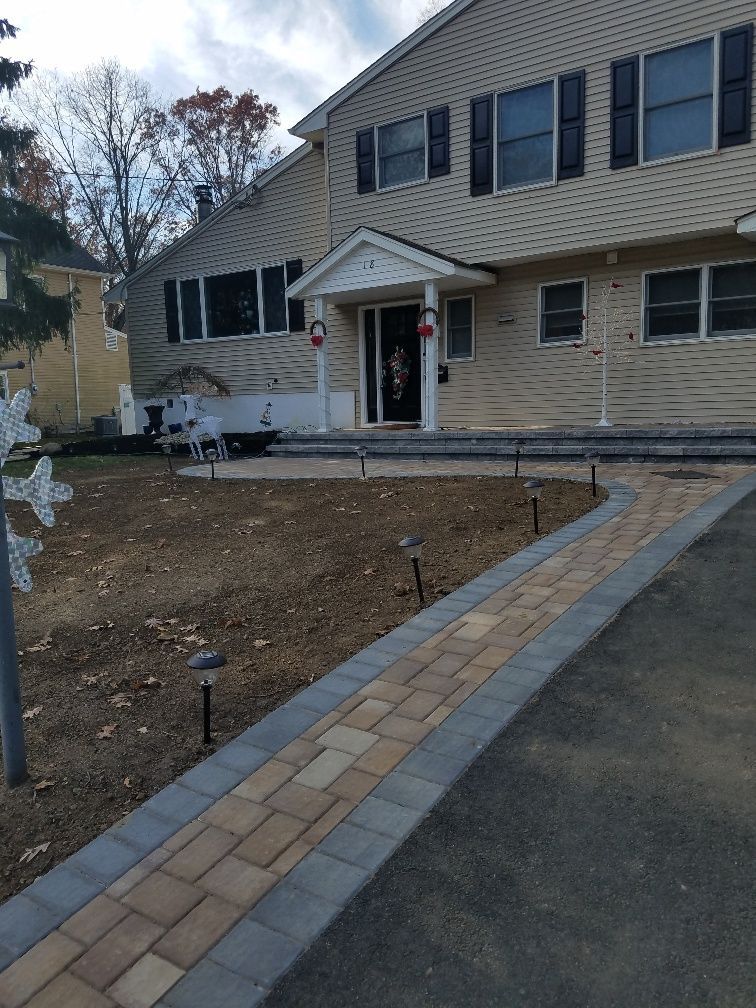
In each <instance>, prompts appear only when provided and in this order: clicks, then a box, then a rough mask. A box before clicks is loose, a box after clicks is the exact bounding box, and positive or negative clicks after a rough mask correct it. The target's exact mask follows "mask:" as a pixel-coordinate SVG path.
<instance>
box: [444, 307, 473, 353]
mask: <svg viewBox="0 0 756 1008" xmlns="http://www.w3.org/2000/svg"><path fill="white" fill-rule="evenodd" d="M474 356H475V301H474V299H473V298H472V297H461V298H447V301H446V359H447V360H450V361H451V360H472V359H473V358H474Z"/></svg>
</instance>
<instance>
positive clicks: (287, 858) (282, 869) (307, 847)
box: [270, 840, 312, 878]
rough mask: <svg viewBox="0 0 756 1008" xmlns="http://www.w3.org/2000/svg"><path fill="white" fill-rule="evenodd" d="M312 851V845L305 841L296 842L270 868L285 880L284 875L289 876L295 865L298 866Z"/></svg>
mask: <svg viewBox="0 0 756 1008" xmlns="http://www.w3.org/2000/svg"><path fill="white" fill-rule="evenodd" d="M311 850H312V844H308V843H305V842H304V840H295V841H294V843H293V844H292V845H291V847H289V848H287V849H286V850H285V851H284V852H283V854H280V855H279V856H278V857H277V858H276V860H275V861H274V862H273V864H272V865H271V866H270V870H271V871H272V872H275V873H276V875H279V876H281V877H282V878H283V876H284V875H288V873H289V872H290V871H291V869H292V868H294V866H295V865H298V864H299V862H300V861H301V860H302V858H303V857H304V856H305V854H309V853H310V851H311Z"/></svg>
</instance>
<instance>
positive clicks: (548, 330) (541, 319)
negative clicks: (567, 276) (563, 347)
mask: <svg viewBox="0 0 756 1008" xmlns="http://www.w3.org/2000/svg"><path fill="white" fill-rule="evenodd" d="M585 296H586V282H585V280H568V281H563V282H560V283H553V284H542V285H541V287H540V288H539V300H538V343H539V346H558V345H559V344H560V343H574V342H575V340H582V339H583V338H584V336H585V308H586V305H585Z"/></svg>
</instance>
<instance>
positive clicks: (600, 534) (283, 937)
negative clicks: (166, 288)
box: [0, 459, 750, 1008]
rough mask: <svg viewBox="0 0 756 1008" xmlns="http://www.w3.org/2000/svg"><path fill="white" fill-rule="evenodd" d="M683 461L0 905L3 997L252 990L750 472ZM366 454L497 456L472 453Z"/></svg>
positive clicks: (384, 469)
mask: <svg viewBox="0 0 756 1008" xmlns="http://www.w3.org/2000/svg"><path fill="white" fill-rule="evenodd" d="M354 468H355V467H354V464H353V462H352V460H349V461H348V462H346V461H339V462H336V463H332V462H329V461H325V460H317V459H316V460H298V461H296V462H288V461H285V460H273V459H262V460H259V461H255V462H250V463H237V464H234V469H236V470H237V475H241V473H240V472H239V471H238V470H240V469H244V470H247V472H246V475H247V478H250V477H251V478H266V477H267V478H280V476H281V473H282V472H285V473H286V474H287V475H288V476H292V477H294V476H296V475H298V476H300V477H305V478H313V477H315V476H328V477H333V476H334V475H354ZM671 468H672V467H663V466H656V467H650V468H649V467H645V466H617V467H604V468H603V469H602V474H605V473H607V472H609V473H610V475H611V478H612V480H614V481H619V483H621V484H624V485H626V486H627V487H631V488H632V491H634V493H633V492H630V491H627V490H625V491H621V490H617V492H616V493H615V494H614V495H613V502H612V501H610V503H609V504H606V505H603V506H602V507H603V509H604V511H603V512H602V513H603V514H604V515H607V516H608V520H603V519H602V517H600V516H599V517H596V516H597V515H599V512H593V515H588V516H586V517H585V518H583V519H581V520H580V522H578V523H575V525H574V526H573V527H572V531H570V530H569V529H568V530H564V531H563V532H559V533H555V534H553V535H552V536H549V537H548V541H547V540H543V541H541V542H540V543H537V544H535V545H534V546H533V547H531V548H530V549H529V550H528V551H525V552H524V553H523V554H521V555H519V556H518V557H516V558H513V559H512V560H510V561H508V562H507V563H506V564H503V565H501V567H500V568H497V569H496V571H494V572H491V573H490V576H489V575H484V576H483V577H482V578H478V579H476V581H475V582H473V583H472V584H471V586H468V588H467V589H462V590H461V591H459V592H456V593H454V594H453V595H452V596H450V597H449V598H448V599H443V600H441V601H440V602H439V603H437V604H436V605H435V606H433V607H432V609H430V610H426V611H425V613H424V614H422V615H420V616H419V617H415V619H414V620H411V621H410V622H409V623H408V624H406V625H405V627H403V628H400V629H399V630H398V631H395V632H394V633H393V634H392V635H389V637H388V638H386V639H382V640H381V641H379V642H377V644H376V645H374V646H372V647H371V648H369V649H366V651H364V652H362V653H361V655H358V656H356V658H355V659H353V660H351V661H350V662H348V663H346V665H345V666H342V668H341V669H338V670H336V673H331V674H330V675H329V676H328V677H326V679H325V680H321V681H320V682H319V683H316V684H315V685H314V686H312V687H309V688H308V690H306V691H304V692H303V693H302V694H300V695H299V697H297V698H294V700H293V701H291V702H290V703H289V704H287V705H285V707H284V708H283V709H281V710H279V711H278V712H275V713H274V714H273V715H271V716H269V717H268V718H267V719H265V721H263V722H261V723H260V724H259V725H256V726H255V727H253V728H252V729H249V730H248V731H247V732H245V733H244V735H242V736H241V737H240V739H238V740H237V741H235V742H233V743H231V744H230V745H229V746H227V747H225V749H224V750H221V752H219V753H218V754H216V756H215V757H213V758H212V759H210V760H208V761H206V762H205V763H203V764H200V765H199V766H198V767H195V768H194V769H193V770H191V771H189V772H188V773H187V774H185V775H184V777H182V778H180V780H179V781H178V782H176V783H175V784H173V785H170V787H169V788H167V789H166V790H165V791H164V792H162V793H161V794H160V795H158V796H156V797H155V798H153V799H151V800H150V802H148V803H147V804H146V805H145V806H144V807H143V809H142V810H138V811H137V812H136V813H132V814H131V815H130V816H129V817H127V819H126V820H124V822H123V823H122V824H120V825H119V826H117V827H115V828H114V829H113V830H111V831H109V832H108V833H107V834H105V836H103V837H102V838H100V839H99V840H97V841H95V842H94V843H93V844H90V845H89V847H88V848H85V849H84V850H83V851H81V852H79V854H77V855H74V857H73V858H71V859H70V860H69V862H67V863H66V864H64V865H62V866H60V867H59V868H57V869H55V870H54V871H53V872H51V873H50V874H49V875H47V876H44V877H43V878H42V879H40V880H38V882H36V883H35V884H34V885H33V886H31V887H30V888H29V889H28V890H27V891H26V892H25V893H23V894H21V895H19V896H17V897H15V898H14V899H13V900H11V901H9V903H8V904H6V905H5V906H4V907H2V908H0V957H2V959H1V960H0V961H3V962H4V964H10V965H7V968H6V969H5V970H4V971H3V972H2V973H0V1006H2V1008H21V1006H24V1005H28V1006H29V1008H106V1006H113V1005H118V1006H121V1008H151V1006H153V1005H156V1004H158V1003H159V1004H160V1005H165V1006H175V1008H192V1006H197V1008H200V1006H202V1008H212V1006H213V1005H216V1004H218V1005H221V1004H222V1005H224V1006H225V1008H237V1006H251V1005H254V1004H257V1003H259V1001H260V1000H262V999H263V998H264V996H265V992H266V991H267V990H269V989H270V987H271V986H272V985H273V983H274V982H275V980H276V978H277V977H278V976H279V975H280V974H281V972H282V971H283V970H285V969H286V968H287V967H288V965H290V964H291V962H293V961H294V959H295V958H296V957H297V956H298V955H299V954H300V953H301V951H302V950H303V949H304V948H305V947H306V946H307V945H308V944H309V943H310V942H311V941H312V940H313V939H314V938H315V937H316V936H317V935H318V933H319V932H320V931H321V930H322V928H323V927H324V926H325V925H326V924H327V923H328V922H329V921H330V920H331V919H332V918H333V916H334V915H335V914H336V913H338V912H339V909H340V907H342V906H343V905H344V904H345V903H346V902H347V901H348V900H349V899H350V898H351V896H353V895H354V893H355V892H356V891H357V890H358V889H359V888H360V887H361V886H362V885H363V884H364V882H365V881H366V879H367V878H368V877H369V876H370V875H371V874H372V873H373V872H374V871H375V870H376V869H377V868H378V867H379V866H380V864H381V863H382V862H383V861H384V860H385V858H386V857H387V856H388V855H389V854H390V853H391V851H392V850H394V849H395V847H396V845H397V844H398V843H399V842H401V840H402V839H403V838H404V837H405V836H406V834H407V832H408V831H409V830H410V829H412V828H413V827H414V825H416V823H417V822H418V821H419V819H420V818H422V816H423V815H424V814H425V813H426V812H427V811H428V809H429V808H431V807H432V805H433V804H434V803H435V801H437V800H438V798H439V797H440V795H442V794H443V793H444V791H445V790H446V789H447V787H448V786H449V785H450V784H451V782H452V781H453V780H454V779H455V778H456V777H457V776H458V775H459V774H460V773H461V772H462V771H463V770H464V769H465V767H466V766H467V765H468V764H469V762H470V760H471V759H473V758H474V756H475V755H476V754H477V753H478V752H479V751H480V749H481V748H482V746H483V745H484V744H485V743H486V742H487V741H488V740H490V738H491V737H493V735H494V734H496V733H497V732H498V731H499V730H500V729H501V726H502V725H503V724H505V723H506V722H507V721H508V720H509V719H511V718H512V717H513V716H514V715H515V714H516V712H517V710H518V709H519V708H520V706H521V705H522V704H524V703H526V702H527V701H528V700H529V698H530V697H531V696H532V694H533V693H534V692H535V691H536V690H537V689H538V688H539V687H540V686H541V685H542V684H543V682H544V680H545V679H546V678H548V676H549V675H551V674H552V672H553V670H554V668H556V667H557V666H558V665H559V664H561V661H562V660H563V659H562V658H560V657H559V656H560V655H562V654H564V656H565V657H567V656H569V654H570V653H571V652H572V651H574V650H575V649H576V648H577V647H579V646H580V645H581V643H583V641H584V640H585V639H586V638H587V637H588V636H590V635H591V633H593V632H595V629H597V628H598V626H600V625H601V624H602V623H603V622H604V621H605V620H606V619H608V618H609V617H610V616H611V614H613V612H614V611H615V610H616V609H617V608H618V607H619V606H620V605H621V604H623V602H624V601H625V600H626V598H627V597H628V595H629V594H632V593H633V591H634V590H637V589H638V588H639V587H640V586H641V584H642V583H643V581H644V580H648V578H649V577H650V576H653V573H654V572H655V570H656V569H658V567H659V565H663V563H664V562H666V560H668V559H670V558H671V557H672V556H674V555H675V553H676V552H677V551H678V550H679V549H680V548H682V544H683V539H684V536H682V537H681V538H679V545H678V539H677V538H675V535H676V533H675V529H674V527H675V526H676V524H677V523H678V522H680V521H681V520H682V519H685V518H686V516H693V512H696V515H695V516H693V518H692V521H693V524H692V525H690V521H691V519H689V528H688V531H686V533H685V534H686V535H687V538H688V540H689V539H690V538H691V537H692V536H693V535H695V534H696V531H697V530H703V528H704V527H706V526H707V525H708V524H710V523H711V522H712V521H713V520H714V514H713V511H711V512H709V511H707V510H706V507H703V508H702V506H704V505H706V504H707V502H712V501H714V500H715V499H716V498H717V496H718V495H720V494H722V492H723V491H728V489H730V488H732V489H731V494H730V496H732V493H733V492H739V491H738V490H737V487H734V484H736V483H737V482H738V481H742V480H743V477H748V476H749V473H750V470H748V469H745V468H735V467H707V468H706V469H705V472H706V473H707V474H708V475H709V478H706V479H700V480H693V479H691V480H687V479H682V480H678V479H668V478H665V477H664V476H663V475H661V473H662V472H663V471H665V469H671ZM699 468H700V467H699ZM371 469H372V471H374V472H375V473H376V474H378V473H380V475H383V476H387V475H397V474H399V473H400V472H401V473H402V474H406V475H414V474H416V473H422V474H427V475H430V474H438V473H440V472H445V473H454V474H460V473H481V472H485V473H491V472H496V471H504V469H503V467H499V466H493V465H491V464H487V463H464V462H459V463H456V462H455V463H432V464H428V463H404V462H400V463H393V464H392V463H388V462H382V463H374V464H373V466H371ZM529 469H530V470H531V471H535V470H536V469H537V471H539V472H543V473H544V474H546V473H554V474H556V473H558V474H559V475H567V474H572V473H576V472H580V475H581V476H584V475H585V472H584V470H577V469H575V468H574V467H569V466H564V467H554V468H549V467H529ZM745 482H748V480H746V481H744V483H745ZM743 485H744V484H743ZM743 492H745V490H744V491H743ZM725 498H727V500H729V497H727V494H726V493H725ZM725 498H723V501H724V500H725ZM722 507H723V508H724V507H726V503H723V504H722ZM697 509H701V510H697ZM612 515H613V516H612ZM670 529H671V530H672V532H669V531H668V530H670ZM664 533H666V534H667V535H668V536H671V538H670V539H669V540H668V541H667V542H666V544H665V545H664V547H663V548H662V547H661V545H660V551H659V552H658V553H657V554H652V553H649V552H648V551H644V547H650V544H653V543H654V542H655V541H656V540H657V539H658V538H659V537H660V536H661V537H662V539H663V534H664ZM662 539H659V542H660V543H661V541H662ZM650 548H651V547H650ZM641 551H644V552H641ZM525 554H528V555H527V557H526V556H525ZM629 560H633V561H634V563H635V567H634V568H632V572H631V573H629V574H628V576H627V578H626V580H625V581H623V580H621V579H622V578H623V577H624V576H625V575H624V573H623V571H622V570H621V568H623V565H625V564H626V562H627V561H629ZM630 567H631V565H628V570H629V571H630ZM505 569H506V576H504V572H505ZM497 572H499V573H498V574H497ZM615 572H619V573H615ZM613 578H614V580H613ZM618 578H619V579H620V580H617V579H618ZM607 579H608V580H607ZM639 579H640V580H639ZM580 606H582V609H581V608H580ZM573 611H574V613H575V614H576V615H574V616H573V615H572V614H573ZM569 619H571V620H572V622H565V621H566V620H569ZM399 764H401V766H400V767H399V771H397V770H396V768H397V767H398V766H399ZM345 820H347V821H346V822H345ZM179 823H182V824H183V825H181V826H180V827H179V826H178V824H179ZM145 851H149V853H147V855H146V856H144V855H145ZM74 910H75V912H73V911H74ZM40 935H45V937H42V939H41V940H37V936H40ZM27 949H28V951H27ZM161 999H162V1000H161Z"/></svg>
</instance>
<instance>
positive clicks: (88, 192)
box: [18, 60, 187, 276]
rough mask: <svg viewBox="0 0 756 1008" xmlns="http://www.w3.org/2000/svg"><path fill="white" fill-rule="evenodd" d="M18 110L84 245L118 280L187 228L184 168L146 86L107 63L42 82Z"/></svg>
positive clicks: (166, 122)
mask: <svg viewBox="0 0 756 1008" xmlns="http://www.w3.org/2000/svg"><path fill="white" fill-rule="evenodd" d="M18 106H19V108H20V110H21V113H22V114H23V116H24V118H25V119H26V121H27V122H29V123H32V124H33V125H34V127H35V128H36V130H37V131H38V135H39V138H40V144H41V145H42V146H43V148H44V150H45V154H46V156H47V158H48V160H49V162H50V164H51V165H52V166H53V167H54V169H55V172H56V173H57V174H58V175H63V174H64V175H65V179H66V182H67V184H68V185H70V188H71V190H72V196H71V206H72V207H73V212H75V214H76V216H77V217H78V219H79V221H80V223H81V224H82V226H83V228H84V232H85V239H86V240H85V244H86V245H87V247H88V248H89V249H90V251H93V252H98V253H99V255H100V257H101V258H103V259H104V260H105V262H106V264H107V265H108V267H109V268H110V269H111V270H112V272H113V273H115V274H116V275H119V276H122V275H125V274H127V273H131V272H132V271H133V270H135V269H136V268H137V267H138V266H139V265H140V264H141V263H142V262H144V260H145V259H147V258H149V257H150V256H151V255H152V254H154V253H155V252H156V251H158V250H159V249H160V248H161V247H162V246H163V245H165V243H166V242H167V241H169V240H170V239H171V238H172V237H174V236H175V235H176V234H177V233H179V232H180V231H181V230H183V229H184V228H185V227H186V224H187V221H186V218H185V215H183V214H182V213H181V211H180V210H179V209H178V206H177V201H178V197H179V179H180V177H181V174H182V171H183V165H182V164H181V163H180V162H179V163H177V162H176V161H175V159H174V158H173V157H172V156H171V151H172V149H173V143H174V137H173V135H172V127H171V124H170V122H169V119H168V112H167V109H165V108H164V106H163V104H162V101H161V100H160V98H159V96H158V95H157V94H156V93H155V91H154V90H153V89H152V87H151V85H150V84H149V83H148V82H146V81H144V80H142V79H140V78H139V77H137V76H136V74H134V73H132V72H131V71H130V70H128V69H127V68H125V67H123V66H122V65H121V64H120V63H119V62H118V61H117V60H108V61H103V62H102V63H98V64H96V65H94V66H91V67H88V68H87V69H86V70H83V71H82V72H81V73H77V74H72V75H71V76H69V77H64V76H61V75H59V74H48V75H46V76H45V77H42V78H41V79H40V80H39V81H38V82H37V84H36V87H35V88H34V89H33V90H31V89H30V91H29V93H28V94H26V95H24V97H23V99H22V100H21V101H19V103H18Z"/></svg>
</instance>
